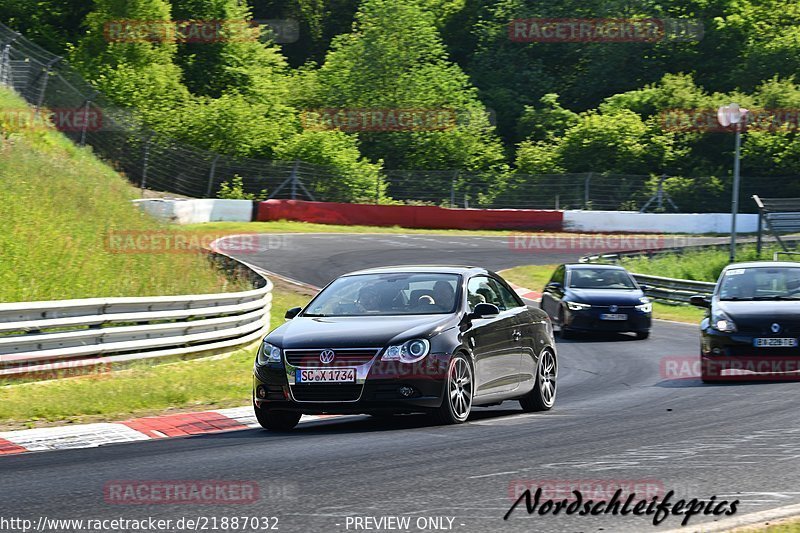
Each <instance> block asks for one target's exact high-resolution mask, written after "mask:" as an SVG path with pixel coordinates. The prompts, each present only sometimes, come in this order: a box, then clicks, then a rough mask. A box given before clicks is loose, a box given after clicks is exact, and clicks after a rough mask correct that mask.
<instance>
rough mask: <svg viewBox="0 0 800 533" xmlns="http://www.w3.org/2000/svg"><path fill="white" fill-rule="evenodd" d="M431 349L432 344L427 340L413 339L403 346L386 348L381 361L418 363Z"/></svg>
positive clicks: (396, 345)
mask: <svg viewBox="0 0 800 533" xmlns="http://www.w3.org/2000/svg"><path fill="white" fill-rule="evenodd" d="M430 349H431V343H430V342H428V341H427V340H425V339H413V340H410V341H407V342H404V343H403V344H394V345H392V346H389V347H388V348H386V351H385V352H384V354H383V357H381V361H402V362H403V363H416V362H417V361H419V360H420V359H422V358H423V357H425V356H426V355H428V352H429V351H430Z"/></svg>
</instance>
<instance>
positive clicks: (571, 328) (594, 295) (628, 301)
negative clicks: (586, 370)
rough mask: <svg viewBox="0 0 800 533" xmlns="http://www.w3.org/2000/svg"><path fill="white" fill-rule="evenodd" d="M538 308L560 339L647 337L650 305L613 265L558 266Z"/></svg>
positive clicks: (626, 272) (636, 286)
mask: <svg viewBox="0 0 800 533" xmlns="http://www.w3.org/2000/svg"><path fill="white" fill-rule="evenodd" d="M540 307H541V308H542V309H543V310H544V311H545V312H547V314H548V315H549V316H550V319H551V320H552V321H553V324H554V325H558V326H559V328H560V330H561V335H562V337H564V338H566V337H568V336H569V335H570V334H571V333H572V332H578V331H584V332H592V331H594V332H611V331H616V332H632V333H635V334H636V338H638V339H646V338H647V337H648V336H649V335H650V326H651V323H652V319H653V304H652V303H651V302H650V299H649V298H647V297H646V296H645V295H644V291H643V289H642V287H641V286H639V284H638V283H636V280H635V279H633V276H631V275H630V273H629V272H628V271H627V270H625V269H624V268H622V267H620V266H616V265H592V264H583V263H580V264H571V265H561V266H559V267H558V268H557V269H556V271H555V273H554V274H553V277H552V278H550V282H549V283H548V284H547V285H546V286H545V288H544V292H543V294H542V302H541V304H540Z"/></svg>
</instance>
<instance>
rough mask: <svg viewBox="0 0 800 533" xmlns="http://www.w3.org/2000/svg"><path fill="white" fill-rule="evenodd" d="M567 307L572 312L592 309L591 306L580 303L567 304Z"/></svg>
mask: <svg viewBox="0 0 800 533" xmlns="http://www.w3.org/2000/svg"><path fill="white" fill-rule="evenodd" d="M567 307H568V308H569V310H570V311H583V310H584V309H589V308H590V307H592V306H591V305H589V304H582V303H578V302H567Z"/></svg>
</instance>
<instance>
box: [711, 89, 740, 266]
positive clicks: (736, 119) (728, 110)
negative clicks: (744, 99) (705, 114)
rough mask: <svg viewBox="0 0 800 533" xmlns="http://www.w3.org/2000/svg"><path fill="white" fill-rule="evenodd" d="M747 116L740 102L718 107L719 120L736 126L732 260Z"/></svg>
mask: <svg viewBox="0 0 800 533" xmlns="http://www.w3.org/2000/svg"><path fill="white" fill-rule="evenodd" d="M745 117H747V109H744V108H740V107H739V104H729V105H724V106H722V107H720V108H719V109H717V120H718V121H719V123H720V124H721V125H722V126H724V127H726V128H727V127H728V126H730V125H731V124H733V125H734V126H735V127H736V141H735V146H736V149H735V150H734V155H733V194H732V195H731V253H730V262H731V263H733V262H734V261H736V217H737V215H738V214H739V152H740V151H741V147H742V122H743V121H744V119H745Z"/></svg>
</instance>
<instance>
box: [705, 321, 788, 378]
mask: <svg viewBox="0 0 800 533" xmlns="http://www.w3.org/2000/svg"><path fill="white" fill-rule="evenodd" d="M754 338H755V337H754V336H752V335H746V334H740V333H724V332H721V331H717V330H715V329H712V328H706V329H704V330H703V333H702V340H701V346H700V362H701V369H702V373H703V376H705V377H712V378H714V377H730V378H737V377H739V378H747V377H748V376H750V377H753V376H757V377H765V378H776V379H792V380H793V379H797V378H800V347H782V348H763V347H756V346H754Z"/></svg>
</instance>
